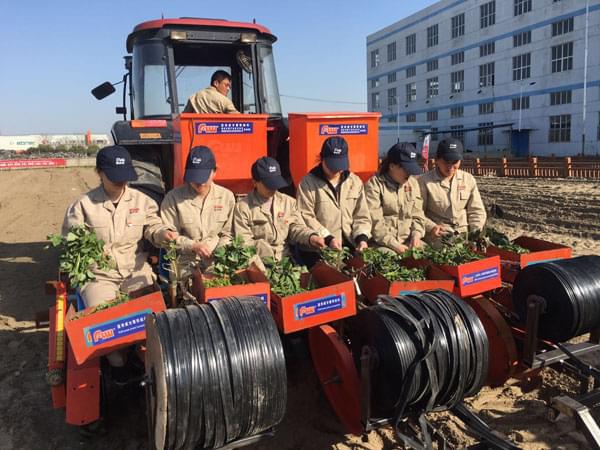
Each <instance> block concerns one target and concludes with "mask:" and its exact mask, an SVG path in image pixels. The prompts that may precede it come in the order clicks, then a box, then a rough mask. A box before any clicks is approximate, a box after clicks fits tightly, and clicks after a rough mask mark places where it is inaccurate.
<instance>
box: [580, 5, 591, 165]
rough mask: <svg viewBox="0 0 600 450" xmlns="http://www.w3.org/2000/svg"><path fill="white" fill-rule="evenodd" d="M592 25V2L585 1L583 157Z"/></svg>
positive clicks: (583, 152) (582, 154)
mask: <svg viewBox="0 0 600 450" xmlns="http://www.w3.org/2000/svg"><path fill="white" fill-rule="evenodd" d="M589 24H590V0H586V1H585V46H584V50H583V117H582V122H583V123H582V127H583V132H582V133H581V156H584V155H585V119H586V112H587V111H586V110H587V66H588V29H589Z"/></svg>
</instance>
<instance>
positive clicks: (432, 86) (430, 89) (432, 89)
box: [427, 77, 440, 98]
mask: <svg viewBox="0 0 600 450" xmlns="http://www.w3.org/2000/svg"><path fill="white" fill-rule="evenodd" d="M439 85H440V83H439V81H438V77H433V78H428V79H427V98H433V97H437V96H438V93H439Z"/></svg>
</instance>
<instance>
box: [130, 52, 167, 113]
mask: <svg viewBox="0 0 600 450" xmlns="http://www.w3.org/2000/svg"><path fill="white" fill-rule="evenodd" d="M165 52H166V50H165V46H164V44H163V43H162V42H148V43H144V44H140V45H136V46H135V47H134V49H133V61H134V64H133V70H132V72H133V83H132V95H133V104H134V111H135V113H136V114H135V115H136V117H139V118H144V117H146V118H148V117H168V116H169V115H170V114H171V105H170V94H169V80H168V76H167V65H166V60H167V59H166V56H165Z"/></svg>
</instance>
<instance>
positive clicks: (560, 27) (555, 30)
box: [552, 17, 573, 36]
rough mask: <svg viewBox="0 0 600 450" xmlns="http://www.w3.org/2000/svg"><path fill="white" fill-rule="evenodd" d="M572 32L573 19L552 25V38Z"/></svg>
mask: <svg viewBox="0 0 600 450" xmlns="http://www.w3.org/2000/svg"><path fill="white" fill-rule="evenodd" d="M571 31H573V17H569V18H568V19H565V20H559V21H558V22H554V23H553V24H552V36H560V35H561V34H566V33H570V32H571Z"/></svg>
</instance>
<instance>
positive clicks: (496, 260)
mask: <svg viewBox="0 0 600 450" xmlns="http://www.w3.org/2000/svg"><path fill="white" fill-rule="evenodd" d="M439 268H440V269H442V270H443V271H444V272H446V273H448V274H450V275H452V276H453V277H454V278H455V279H456V281H457V287H456V290H455V292H456V294H457V295H459V296H460V297H469V296H472V295H477V294H481V293H483V292H486V291H491V290H492V289H496V288H499V287H501V286H502V280H501V278H500V257H499V256H492V257H489V258H484V259H480V260H478V261H472V262H469V263H466V264H460V265H458V266H439Z"/></svg>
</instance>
